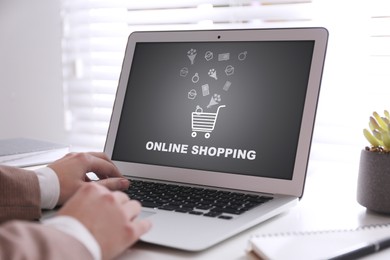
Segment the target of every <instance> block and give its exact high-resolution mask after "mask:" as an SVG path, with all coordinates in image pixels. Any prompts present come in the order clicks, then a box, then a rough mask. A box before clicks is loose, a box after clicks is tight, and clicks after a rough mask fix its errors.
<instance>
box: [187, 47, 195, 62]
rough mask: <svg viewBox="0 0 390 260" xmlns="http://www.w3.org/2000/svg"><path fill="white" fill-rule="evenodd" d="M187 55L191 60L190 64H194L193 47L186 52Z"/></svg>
mask: <svg viewBox="0 0 390 260" xmlns="http://www.w3.org/2000/svg"><path fill="white" fill-rule="evenodd" d="M187 56H188V58H189V59H190V61H191V65H193V64H194V61H195V57H196V50H195V49H191V50H189V51H188V52H187Z"/></svg>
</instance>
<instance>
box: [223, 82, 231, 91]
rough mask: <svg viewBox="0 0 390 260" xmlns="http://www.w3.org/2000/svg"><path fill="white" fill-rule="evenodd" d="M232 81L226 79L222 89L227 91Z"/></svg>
mask: <svg viewBox="0 0 390 260" xmlns="http://www.w3.org/2000/svg"><path fill="white" fill-rule="evenodd" d="M231 85H232V83H231V82H230V81H226V82H225V85H223V88H222V89H223V90H225V91H228V90H229V88H230V86H231Z"/></svg>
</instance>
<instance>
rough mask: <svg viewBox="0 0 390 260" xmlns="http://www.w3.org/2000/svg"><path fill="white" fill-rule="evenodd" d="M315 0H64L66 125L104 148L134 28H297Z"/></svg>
mask: <svg viewBox="0 0 390 260" xmlns="http://www.w3.org/2000/svg"><path fill="white" fill-rule="evenodd" d="M314 13H315V12H314V11H313V3H312V1H302V0H301V1H300V0H267V1H254V0H209V1H205V0H188V1H179V0H174V1H168V0H167V1H160V0H148V1H135V0H127V1H103V0H90V1H79V0H63V1H62V16H63V27H64V30H63V79H64V93H65V103H66V120H67V121H66V126H67V130H68V132H69V140H70V143H71V144H72V145H73V146H75V147H83V148H85V149H89V150H102V149H103V147H104V143H105V139H106V134H107V130H108V125H109V120H110V116H111V112H112V106H113V102H114V98H115V92H116V88H117V84H118V78H119V74H120V70H121V64H122V59H123V55H124V49H125V45H126V41H127V37H128V35H129V34H130V33H131V32H132V31H136V30H192V29H225V28H238V27H239V28H254V27H299V26H305V25H308V24H311V22H312V21H313V14H314Z"/></svg>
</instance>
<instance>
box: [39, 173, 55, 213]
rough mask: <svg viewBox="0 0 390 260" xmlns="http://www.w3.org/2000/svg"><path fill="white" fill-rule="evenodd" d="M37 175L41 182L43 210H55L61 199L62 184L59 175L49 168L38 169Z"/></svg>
mask: <svg viewBox="0 0 390 260" xmlns="http://www.w3.org/2000/svg"><path fill="white" fill-rule="evenodd" d="M35 173H36V175H37V177H38V182H39V189H40V194H41V208H42V209H53V208H54V207H55V206H56V205H57V204H58V200H59V197H60V182H59V180H58V177H57V174H56V173H55V172H54V170H52V169H51V168H49V167H43V168H39V169H36V170H35Z"/></svg>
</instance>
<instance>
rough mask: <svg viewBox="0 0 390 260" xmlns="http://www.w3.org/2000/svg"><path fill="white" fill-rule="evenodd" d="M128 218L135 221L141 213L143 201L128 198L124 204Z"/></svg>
mask: <svg viewBox="0 0 390 260" xmlns="http://www.w3.org/2000/svg"><path fill="white" fill-rule="evenodd" d="M123 206H124V210H125V214H126V216H127V219H129V220H131V221H133V220H134V219H135V218H137V217H138V215H139V214H140V213H141V209H142V206H141V203H140V202H139V201H137V200H128V201H126V203H125V204H124V205H123Z"/></svg>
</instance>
